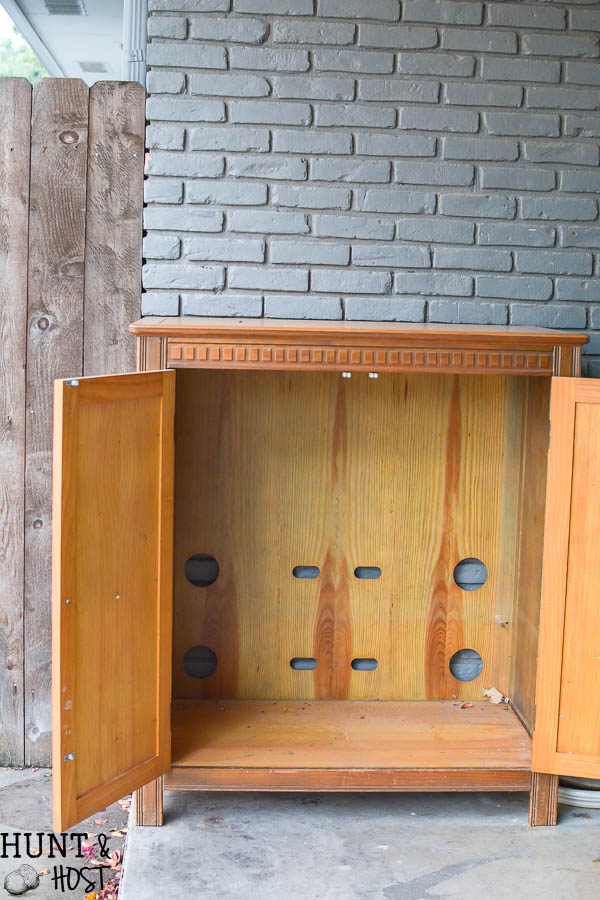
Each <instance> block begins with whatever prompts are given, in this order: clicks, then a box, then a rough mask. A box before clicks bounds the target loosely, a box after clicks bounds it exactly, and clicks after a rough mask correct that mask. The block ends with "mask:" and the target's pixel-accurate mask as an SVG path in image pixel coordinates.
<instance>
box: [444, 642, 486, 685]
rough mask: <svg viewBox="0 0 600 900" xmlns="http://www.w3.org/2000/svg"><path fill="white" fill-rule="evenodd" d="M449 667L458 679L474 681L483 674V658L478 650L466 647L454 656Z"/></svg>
mask: <svg viewBox="0 0 600 900" xmlns="http://www.w3.org/2000/svg"><path fill="white" fill-rule="evenodd" d="M448 668H449V669H450V673H451V675H452V676H453V677H454V678H456V680H457V681H474V680H475V679H476V678H477V677H478V676H479V675H481V671H482V669H483V660H482V659H481V656H480V655H479V653H478V652H477V650H470V649H469V648H468V647H464V648H463V649H462V650H457V651H456V653H455V654H454V655H453V656H452V659H451V660H450V662H449V663H448Z"/></svg>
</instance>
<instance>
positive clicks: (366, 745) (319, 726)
mask: <svg viewBox="0 0 600 900" xmlns="http://www.w3.org/2000/svg"><path fill="white" fill-rule="evenodd" d="M172 729H173V753H172V759H173V765H174V766H207V767H244V768H261V767H274V768H277V767H283V768H289V767H291V766H293V767H295V768H298V769H306V768H322V769H377V768H383V769H386V768H387V769H411V768H416V769H435V768H445V769H449V768H450V769H451V768H465V769H468V768H474V769H498V768H503V769H529V767H530V762H531V741H530V739H529V737H528V735H527V734H526V732H525V730H524V729H523V727H522V725H521V724H520V722H519V721H518V719H517V718H516V716H515V715H514V714H513V713H512V712H511V710H510V709H508V708H507V707H504V706H493V705H491V704H489V703H478V704H475V705H474V706H473V707H471V708H469V709H462V707H461V704H460V703H453V702H451V701H445V702H427V701H425V702H421V703H411V702H405V703H395V702H385V703H377V702H360V701H356V702H344V701H327V700H317V701H315V702H312V703H311V702H307V701H297V700H294V701H291V700H290V701H276V700H271V701H253V700H242V701H240V700H237V701H236V700H177V701H175V702H174V704H173V720H172Z"/></svg>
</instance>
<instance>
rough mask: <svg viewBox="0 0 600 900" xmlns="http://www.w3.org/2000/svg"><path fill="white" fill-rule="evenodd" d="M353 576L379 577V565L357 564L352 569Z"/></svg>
mask: <svg viewBox="0 0 600 900" xmlns="http://www.w3.org/2000/svg"><path fill="white" fill-rule="evenodd" d="M354 577H355V578H381V569H380V568H379V566H357V567H356V568H355V570H354Z"/></svg>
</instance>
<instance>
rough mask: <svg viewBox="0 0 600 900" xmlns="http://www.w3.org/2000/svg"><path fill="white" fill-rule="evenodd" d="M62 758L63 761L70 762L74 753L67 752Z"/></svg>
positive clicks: (73, 757)
mask: <svg viewBox="0 0 600 900" xmlns="http://www.w3.org/2000/svg"><path fill="white" fill-rule="evenodd" d="M63 759H64V761H65V762H70V761H71V760H73V759H75V754H74V753H67V755H66V756H63Z"/></svg>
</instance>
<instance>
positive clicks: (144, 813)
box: [135, 778, 163, 825]
mask: <svg viewBox="0 0 600 900" xmlns="http://www.w3.org/2000/svg"><path fill="white" fill-rule="evenodd" d="M162 823H163V780H162V778H155V779H154V781H151V782H150V783H149V784H145V785H144V787H143V788H140V789H139V790H138V791H136V792H135V824H136V825H162Z"/></svg>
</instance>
